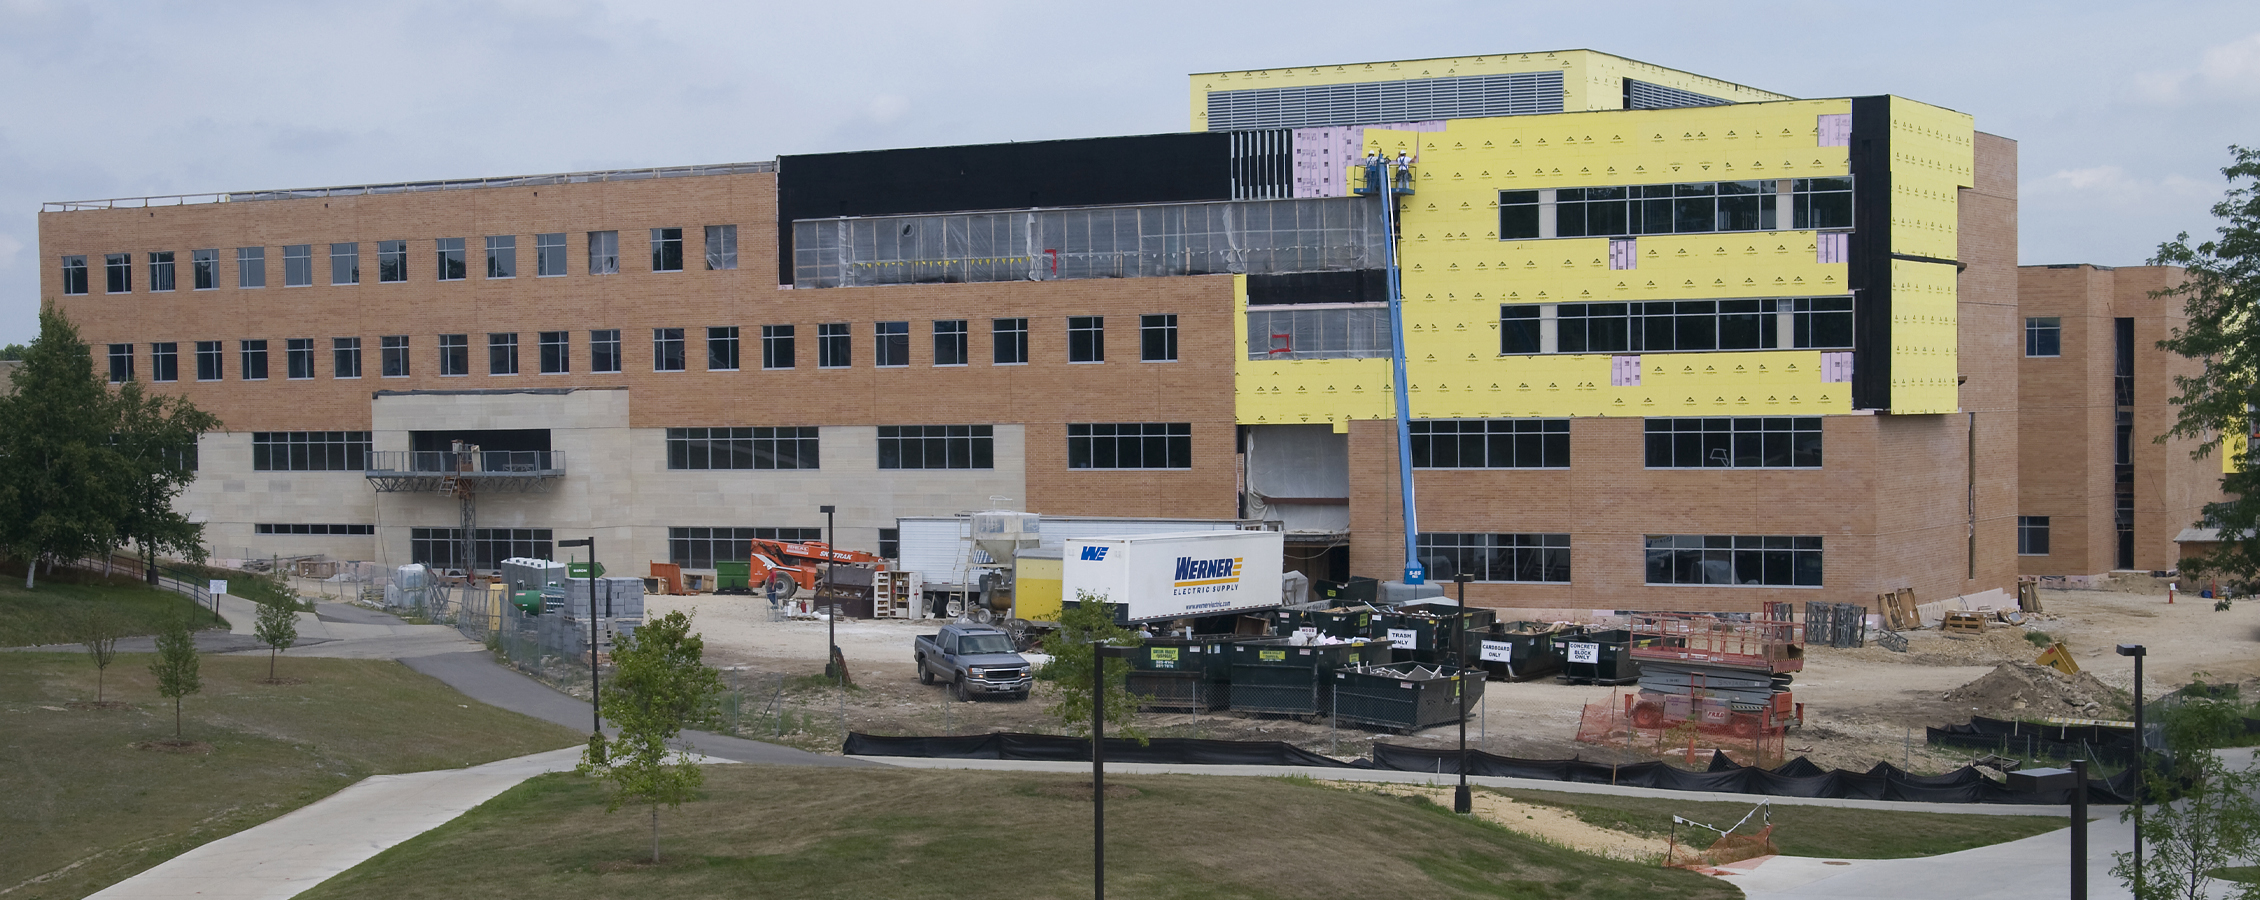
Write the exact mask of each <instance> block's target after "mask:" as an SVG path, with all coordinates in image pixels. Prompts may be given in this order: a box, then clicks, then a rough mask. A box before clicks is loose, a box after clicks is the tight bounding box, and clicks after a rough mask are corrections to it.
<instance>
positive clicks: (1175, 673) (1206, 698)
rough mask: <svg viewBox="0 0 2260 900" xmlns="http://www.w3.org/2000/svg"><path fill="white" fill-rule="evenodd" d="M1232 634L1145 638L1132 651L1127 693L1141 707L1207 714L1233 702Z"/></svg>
mask: <svg viewBox="0 0 2260 900" xmlns="http://www.w3.org/2000/svg"><path fill="white" fill-rule="evenodd" d="M1231 640H1232V636H1231V635H1194V636H1193V637H1190V638H1147V639H1146V641H1145V644H1144V645H1143V646H1141V647H1138V648H1137V649H1136V650H1133V651H1131V655H1130V693H1131V694H1132V695H1135V696H1138V697H1141V698H1144V701H1143V703H1142V704H1141V705H1140V707H1139V708H1141V709H1185V710H1194V711H1199V712H1206V711H1208V710H1212V709H1222V708H1224V707H1225V706H1227V705H1229V704H1230V703H1231V699H1232V698H1231V688H1232V656H1231V654H1230V653H1228V652H1226V651H1227V650H1228V649H1229V648H1230V646H1231V645H1230V643H1229V642H1230V641H1231Z"/></svg>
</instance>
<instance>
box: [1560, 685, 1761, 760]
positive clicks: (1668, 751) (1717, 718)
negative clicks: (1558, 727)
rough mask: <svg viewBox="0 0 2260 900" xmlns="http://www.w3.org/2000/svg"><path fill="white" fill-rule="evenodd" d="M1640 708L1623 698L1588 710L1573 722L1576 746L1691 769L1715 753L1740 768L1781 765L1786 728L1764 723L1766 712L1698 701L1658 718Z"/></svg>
mask: <svg viewBox="0 0 2260 900" xmlns="http://www.w3.org/2000/svg"><path fill="white" fill-rule="evenodd" d="M1643 702H1645V701H1643V700H1642V699H1641V698H1640V695H1638V694H1624V695H1620V696H1618V697H1616V698H1613V699H1610V700H1605V701H1602V702H1599V703H1591V704H1587V705H1586V707H1585V710H1584V712H1583V714H1581V715H1580V716H1579V718H1578V722H1577V740H1578V742H1579V743H1584V744H1594V745H1597V746H1603V747H1615V748H1617V749H1620V750H1627V751H1631V752H1635V753H1642V754H1647V755H1650V756H1655V757H1658V758H1676V759H1679V760H1681V761H1683V762H1685V763H1686V764H1688V765H1691V766H1700V765H1703V764H1705V763H1707V762H1708V761H1709V759H1710V757H1711V755H1712V754H1714V753H1715V754H1719V755H1723V756H1725V757H1726V758H1728V759H1730V760H1733V761H1734V762H1736V763H1739V764H1741V765H1745V766H1770V765H1774V764H1778V763H1780V762H1782V761H1783V760H1784V759H1785V753H1786V750H1787V745H1788V735H1789V729H1788V726H1787V723H1784V722H1778V721H1769V719H1770V717H1769V716H1768V715H1767V714H1766V713H1765V712H1762V711H1761V712H1738V711H1734V710H1731V709H1728V708H1727V707H1726V704H1725V703H1724V702H1723V701H1714V702H1710V703H1704V702H1701V701H1697V702H1694V703H1692V704H1689V709H1687V710H1686V711H1684V712H1682V711H1680V710H1677V709H1674V710H1672V711H1671V712H1670V713H1668V714H1657V713H1660V712H1661V710H1660V709H1656V708H1650V709H1637V710H1636V709H1635V707H1636V705H1638V704H1641V703H1643ZM1652 706H1653V705H1652Z"/></svg>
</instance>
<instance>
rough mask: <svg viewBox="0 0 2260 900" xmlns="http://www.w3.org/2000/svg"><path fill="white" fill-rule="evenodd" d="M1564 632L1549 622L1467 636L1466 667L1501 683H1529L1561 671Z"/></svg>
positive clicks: (1500, 625) (1495, 627) (1506, 626)
mask: <svg viewBox="0 0 2260 900" xmlns="http://www.w3.org/2000/svg"><path fill="white" fill-rule="evenodd" d="M1566 633H1567V631H1566V629H1565V628H1564V627H1563V626H1560V625H1556V624H1553V623H1550V622H1499V623H1495V624H1493V625H1492V626H1491V627H1490V628H1487V629H1484V630H1482V631H1477V632H1472V633H1470V634H1469V635H1468V636H1467V659H1468V665H1471V666H1477V667H1479V668H1481V669H1483V670H1484V671H1486V672H1489V673H1491V677H1492V678H1495V679H1498V680H1500V681H1529V680H1531V679H1533V678H1544V677H1546V676H1549V675H1553V674H1555V673H1557V672H1559V671H1561V668H1562V645H1561V643H1560V641H1561V640H1562V636H1563V635H1564V634H1566Z"/></svg>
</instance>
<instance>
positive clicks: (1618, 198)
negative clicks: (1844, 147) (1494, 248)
mask: <svg viewBox="0 0 2260 900" xmlns="http://www.w3.org/2000/svg"><path fill="white" fill-rule="evenodd" d="M1784 211H1787V213H1788V215H1786V216H1784V215H1782V213H1783V212H1784ZM1850 227H1852V179H1851V177H1850V176H1843V177H1837V178H1782V179H1766V180H1761V181H1698V182H1689V183H1685V184H1646V185H1633V186H1626V187H1589V188H1561V189H1557V190H1543V191H1500V192H1499V239H1500V240H1510V241H1511V240H1528V239H1532V238H1553V237H1565V238H1567V237H1627V236H1633V235H1642V234H1713V233H1717V232H1722V231H1779V230H1783V229H1785V228H1786V229H1794V230H1798V231H1805V230H1821V229H1842V228H1850Z"/></svg>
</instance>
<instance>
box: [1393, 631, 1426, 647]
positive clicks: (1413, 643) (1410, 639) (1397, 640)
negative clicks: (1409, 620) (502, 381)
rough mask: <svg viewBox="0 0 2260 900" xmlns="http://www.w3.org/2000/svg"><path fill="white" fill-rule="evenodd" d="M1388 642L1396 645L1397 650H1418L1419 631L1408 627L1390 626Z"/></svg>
mask: <svg viewBox="0 0 2260 900" xmlns="http://www.w3.org/2000/svg"><path fill="white" fill-rule="evenodd" d="M1389 643H1391V644H1394V645H1396V647H1397V649H1399V650H1418V649H1420V632H1417V631H1414V630H1412V629H1410V628H1391V629H1389Z"/></svg>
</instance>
